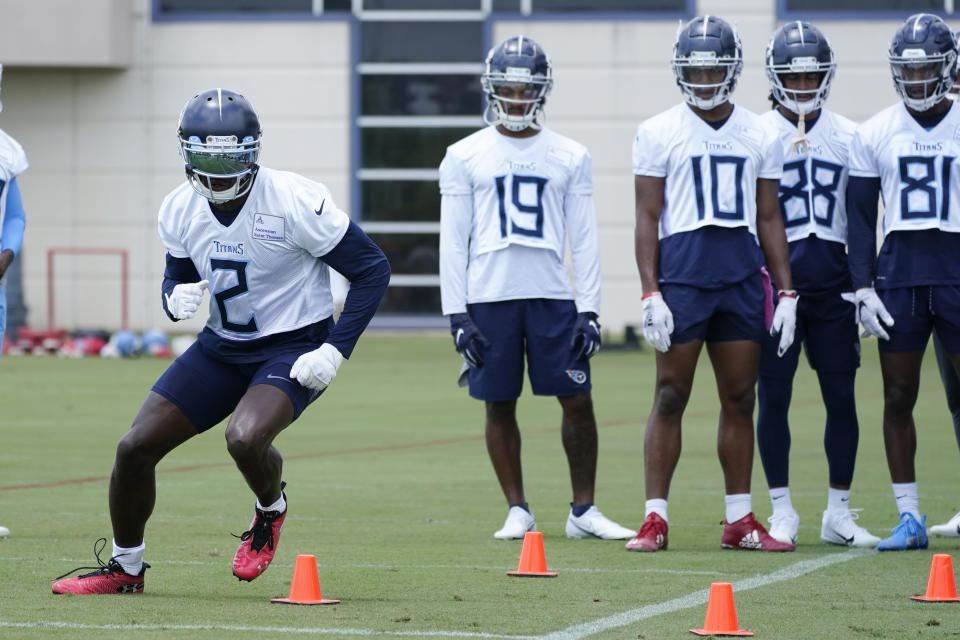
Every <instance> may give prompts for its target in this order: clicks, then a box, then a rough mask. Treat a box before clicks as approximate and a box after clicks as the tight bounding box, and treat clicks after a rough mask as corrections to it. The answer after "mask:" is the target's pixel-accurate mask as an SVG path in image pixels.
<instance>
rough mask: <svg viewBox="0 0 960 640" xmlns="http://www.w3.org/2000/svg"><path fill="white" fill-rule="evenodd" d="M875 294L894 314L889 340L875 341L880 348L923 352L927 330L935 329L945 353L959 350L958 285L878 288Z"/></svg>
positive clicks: (888, 330)
mask: <svg viewBox="0 0 960 640" xmlns="http://www.w3.org/2000/svg"><path fill="white" fill-rule="evenodd" d="M877 295H878V296H880V300H881V301H882V302H883V306H885V307H886V308H887V311H888V312H890V315H891V316H893V320H894V324H893V326H892V327H888V328H887V333H888V334H889V335H890V339H889V340H878V341H877V342H878V343H879V346H880V351H885V352H890V353H896V352H904V351H923V350H924V349H926V348H927V340H929V339H930V332H931V330H933V329H936V330H937V335H939V336H940V341H941V342H942V343H943V346H944V347H945V348H946V350H947V353H960V287H958V286H955V285H945V284H944V285H924V286H919V287H901V288H897V289H879V290H877Z"/></svg>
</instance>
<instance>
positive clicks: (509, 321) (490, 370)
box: [467, 298, 591, 402]
mask: <svg viewBox="0 0 960 640" xmlns="http://www.w3.org/2000/svg"><path fill="white" fill-rule="evenodd" d="M467 311H468V312H469V313H470V319H471V320H473V323H474V324H475V325H477V328H478V329H480V332H481V333H483V335H484V336H485V337H486V338H487V341H488V342H489V343H490V348H489V349H487V350H486V351H485V352H484V357H483V366H482V367H480V368H474V367H471V368H470V372H469V376H470V378H469V379H470V395H471V396H472V397H474V398H476V399H478V400H485V401H487V402H509V401H511V400H516V399H517V398H518V397H520V392H521V391H522V390H523V368H524V356H526V362H527V364H528V366H529V367H530V387H531V388H532V389H533V393H534V394H536V395H538V396H572V395H577V394H579V393H586V392H587V391H590V388H591V385H590V364H589V362H588V361H586V360H577V359H576V354H575V353H574V352H573V350H572V349H571V346H570V343H571V341H572V340H573V328H574V326H575V324H576V319H577V307H576V305H575V304H574V302H573V301H572V300H547V299H543V298H534V299H528V300H506V301H503V302H483V303H478V304H471V305H467Z"/></svg>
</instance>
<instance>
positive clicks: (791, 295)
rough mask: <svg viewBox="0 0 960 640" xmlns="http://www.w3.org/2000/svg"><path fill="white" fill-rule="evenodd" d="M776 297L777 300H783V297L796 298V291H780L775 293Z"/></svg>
mask: <svg viewBox="0 0 960 640" xmlns="http://www.w3.org/2000/svg"><path fill="white" fill-rule="evenodd" d="M777 297H778V298H784V297H786V298H796V297H797V290H796V289H780V290H779V291H777Z"/></svg>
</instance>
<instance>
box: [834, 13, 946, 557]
mask: <svg viewBox="0 0 960 640" xmlns="http://www.w3.org/2000/svg"><path fill="white" fill-rule="evenodd" d="M889 62H890V70H891V72H892V74H893V80H894V86H895V87H896V90H897V93H898V94H899V95H900V97H901V99H902V101H901V102H898V103H897V104H895V105H893V106H891V107H888V108H886V109H884V110H883V111H881V112H880V113H878V114H877V115H875V116H873V117H872V118H870V119H869V120H867V121H866V122H864V123H863V124H861V125H860V126H859V127H857V130H856V132H855V134H854V136H853V142H852V143H851V145H850V183H849V186H848V188H847V215H848V218H849V220H848V223H849V229H850V230H849V240H848V244H849V249H850V271H851V275H852V277H853V285H854V287H855V288H856V304H857V311H858V313H859V318H860V322H861V323H862V324H863V327H864V334H863V335H864V336H868V335H875V336H877V337H878V338H879V340H878V347H879V351H880V367H881V370H882V373H883V385H884V411H883V435H884V444H885V446H886V451H887V466H888V467H889V469H890V478H891V480H892V481H893V494H894V499H895V500H896V504H897V512H898V513H899V514H900V523H899V524H898V525H897V526H896V527H895V528H894V529H893V535H892V536H890V537H889V538H886V539H885V540H882V541H881V542H880V543H879V545H878V546H877V548H878V549H880V550H882V551H893V550H904V549H925V548H926V547H927V533H926V529H925V523H926V517H925V516H921V514H920V506H919V499H918V493H917V483H916V471H915V466H914V457H915V454H916V447H917V435H916V426H915V424H914V422H913V407H914V404H915V403H916V400H917V392H918V388H919V381H920V365H921V362H922V360H923V352H924V351H925V350H926V346H927V341H928V340H929V338H930V333H931V331H934V330H935V331H936V333H937V335H938V336H939V338H940V340H941V341H942V342H943V347H944V348H945V350H946V352H947V353H948V354H949V359H950V360H951V361H952V362H953V365H954V368H956V367H957V366H958V365H960V312H958V311H957V309H958V308H960V261H957V259H956V256H957V255H958V252H960V207H958V206H957V205H958V203H960V179H958V178H957V177H956V173H957V166H956V163H955V158H956V157H957V155H958V154H960V139H958V138H957V135H956V132H957V131H958V130H960V108H958V107H957V106H956V105H955V104H954V103H953V102H952V101H951V100H949V99H947V93H948V92H949V91H950V87H951V86H952V85H953V82H954V79H955V77H956V73H957V45H956V42H955V40H954V35H953V33H952V32H951V30H950V28H949V27H948V26H947V24H946V23H945V22H944V21H943V20H942V19H941V18H938V17H937V16H933V15H930V14H916V15H913V16H910V17H909V18H908V19H907V20H906V22H904V24H903V25H902V26H901V27H900V28H899V29H897V31H896V33H895V34H894V37H893V40H892V42H891V44H890V50H889ZM881 194H882V196H883V203H884V210H883V218H882V227H881V230H882V234H883V246H882V247H881V250H880V253H879V255H877V253H876V231H875V230H876V222H877V215H878V200H879V196H880V195H881Z"/></svg>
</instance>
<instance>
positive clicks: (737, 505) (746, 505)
mask: <svg viewBox="0 0 960 640" xmlns="http://www.w3.org/2000/svg"><path fill="white" fill-rule="evenodd" d="M723 501H724V502H725V503H726V505H727V522H736V521H737V520H739V519H740V518H742V517H744V516H745V515H747V514H748V513H750V512H751V511H753V508H752V507H751V506H750V494H749V493H731V494H728V495H725V496H724V497H723Z"/></svg>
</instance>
